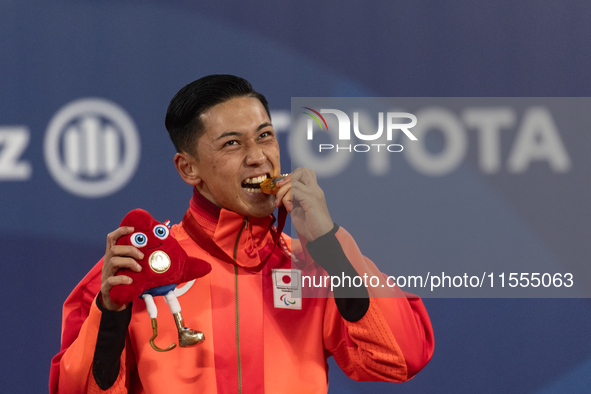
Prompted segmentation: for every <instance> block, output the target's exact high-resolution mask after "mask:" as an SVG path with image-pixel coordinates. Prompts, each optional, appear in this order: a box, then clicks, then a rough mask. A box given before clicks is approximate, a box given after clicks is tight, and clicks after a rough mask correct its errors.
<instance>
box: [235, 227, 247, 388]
mask: <svg viewBox="0 0 591 394" xmlns="http://www.w3.org/2000/svg"><path fill="white" fill-rule="evenodd" d="M245 227H248V216H245V217H244V223H243V224H242V227H240V231H238V236H237V237H236V243H235V244H234V256H233V257H234V261H236V257H237V255H238V244H239V242H240V236H241V235H242V230H243V229H244V228H245ZM234 301H235V305H236V310H235V321H236V358H237V359H238V394H242V363H241V361H240V318H239V316H240V315H239V308H238V266H237V265H235V266H234Z"/></svg>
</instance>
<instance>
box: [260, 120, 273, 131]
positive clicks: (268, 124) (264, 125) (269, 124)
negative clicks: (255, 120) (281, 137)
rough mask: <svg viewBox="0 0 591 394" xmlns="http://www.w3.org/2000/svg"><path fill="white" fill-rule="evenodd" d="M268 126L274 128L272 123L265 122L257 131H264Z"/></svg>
mask: <svg viewBox="0 0 591 394" xmlns="http://www.w3.org/2000/svg"><path fill="white" fill-rule="evenodd" d="M267 126H271V127H272V126H273V125H272V124H271V123H270V122H265V123H263V124H262V125H260V126H259V127H257V131H260V130H261V129H264V128H265V127H267Z"/></svg>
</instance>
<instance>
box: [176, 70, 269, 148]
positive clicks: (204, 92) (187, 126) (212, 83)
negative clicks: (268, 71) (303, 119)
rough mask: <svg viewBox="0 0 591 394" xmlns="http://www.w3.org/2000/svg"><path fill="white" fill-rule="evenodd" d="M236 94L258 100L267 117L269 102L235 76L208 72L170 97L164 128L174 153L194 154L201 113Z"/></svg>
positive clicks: (202, 130)
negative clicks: (208, 73)
mask: <svg viewBox="0 0 591 394" xmlns="http://www.w3.org/2000/svg"><path fill="white" fill-rule="evenodd" d="M238 97H254V98H257V99H259V101H260V102H261V104H263V107H265V111H267V115H268V116H269V119H271V113H270V112H269V105H268V103H267V99H266V98H265V96H263V95H262V94H260V93H258V92H257V91H255V90H254V89H253V88H252V85H251V84H250V82H248V81H247V80H246V79H243V78H240V77H236V76H234V75H217V74H216V75H208V76H205V77H203V78H199V79H198V80H196V81H194V82H191V83H190V84H188V85H187V86H185V87H184V88H182V89H181V90H179V91H178V93H177V94H176V95H175V96H174V97H173V98H172V100H170V104H169V105H168V110H167V111H166V120H165V125H166V130H168V135H169V136H170V139H171V140H172V143H173V144H174V147H175V148H176V151H177V152H182V151H185V152H187V153H189V154H191V155H193V156H195V157H197V141H198V140H199V137H201V135H202V134H203V132H204V128H203V123H202V122H201V120H200V115H201V114H202V113H204V112H205V111H207V110H208V109H210V108H211V107H213V106H215V105H217V104H221V103H223V102H226V101H228V100H230V99H233V98H238Z"/></svg>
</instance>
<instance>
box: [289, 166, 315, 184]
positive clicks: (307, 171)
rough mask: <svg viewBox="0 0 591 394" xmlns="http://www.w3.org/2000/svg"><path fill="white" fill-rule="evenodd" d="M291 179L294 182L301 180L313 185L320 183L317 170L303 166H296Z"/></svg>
mask: <svg viewBox="0 0 591 394" xmlns="http://www.w3.org/2000/svg"><path fill="white" fill-rule="evenodd" d="M291 181H292V182H297V181H299V182H301V183H303V184H304V185H308V186H312V185H318V180H317V179H316V171H314V170H313V169H311V168H306V167H301V168H296V169H295V170H294V171H293V172H292V173H291Z"/></svg>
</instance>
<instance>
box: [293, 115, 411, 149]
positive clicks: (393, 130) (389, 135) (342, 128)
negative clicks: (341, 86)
mask: <svg viewBox="0 0 591 394" xmlns="http://www.w3.org/2000/svg"><path fill="white" fill-rule="evenodd" d="M303 108H304V109H307V110H308V111H311V112H312V113H310V112H303V113H304V114H306V115H308V116H309V117H310V118H311V119H308V122H307V139H308V140H309V141H311V140H313V139H314V122H313V120H315V121H316V123H317V124H318V126H320V130H321V131H324V128H326V131H329V129H328V124H327V122H326V119H324V116H322V114H332V115H335V116H336V117H337V121H338V125H339V127H338V138H339V141H350V140H351V120H350V119H349V116H348V115H347V114H346V113H345V112H343V111H340V110H338V109H321V110H320V112H318V111H316V110H315V109H312V108H309V107H303ZM401 119H405V120H410V122H404V123H400V120H401ZM416 124H417V117H416V116H414V115H413V114H411V113H408V112H388V113H386V127H385V129H386V139H387V140H388V141H392V140H393V139H394V138H396V135H397V134H398V130H401V131H402V132H403V133H404V134H406V136H407V137H408V138H409V139H410V140H411V141H417V137H415V136H414V135H413V134H412V132H411V131H410V130H409V129H411V128H413V127H414V126H416ZM323 125H324V127H323ZM353 133H354V134H355V136H356V137H357V138H358V139H360V140H362V141H376V140H378V139H380V138H381V137H382V135H383V134H384V113H383V112H379V113H378V130H377V131H376V132H375V133H373V134H364V133H362V132H361V130H360V129H359V112H353ZM380 148H382V150H387V151H388V152H394V153H395V152H402V150H403V149H404V147H403V146H402V145H400V144H376V143H374V144H355V145H352V144H349V145H339V144H336V146H335V145H334V144H319V145H318V151H319V152H322V151H323V150H325V151H327V150H335V151H336V152H339V151H348V152H352V151H355V152H369V151H370V150H372V149H376V150H377V151H378V152H379V151H380Z"/></svg>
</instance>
